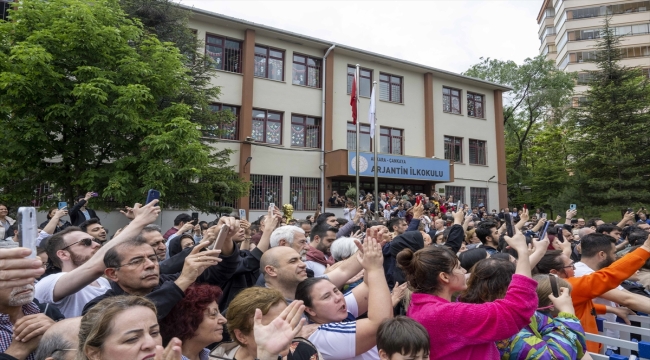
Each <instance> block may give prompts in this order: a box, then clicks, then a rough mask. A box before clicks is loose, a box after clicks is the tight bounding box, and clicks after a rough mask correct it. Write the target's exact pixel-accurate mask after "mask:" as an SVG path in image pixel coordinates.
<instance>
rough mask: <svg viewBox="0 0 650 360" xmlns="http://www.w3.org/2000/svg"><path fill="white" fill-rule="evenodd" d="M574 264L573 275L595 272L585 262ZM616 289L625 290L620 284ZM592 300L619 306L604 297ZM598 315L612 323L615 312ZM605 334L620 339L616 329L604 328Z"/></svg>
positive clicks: (614, 320)
mask: <svg viewBox="0 0 650 360" xmlns="http://www.w3.org/2000/svg"><path fill="white" fill-rule="evenodd" d="M575 266H576V269H575V271H574V274H575V275H574V276H575V277H581V276H585V275H589V274H591V273H594V272H595V271H594V270H593V269H592V268H590V267H589V266H587V264H585V263H583V262H577V263H575ZM616 290H623V291H625V288H623V287H622V286H621V285H619V286H617V287H616ZM593 300H594V303H595V304H602V305H605V306H611V307H618V306H619V305H618V304H617V303H615V302H613V301H609V300H605V299H603V298H599V297H598V298H595V299H593ZM598 316H599V317H603V318H605V319H606V320H607V321H609V322H613V323H615V322H616V314H599V315H598ZM605 335H607V336H609V337H613V338H615V339H620V338H621V334H620V332H619V331H618V330H610V329H605ZM608 348H613V349H616V347H609V346H608Z"/></svg>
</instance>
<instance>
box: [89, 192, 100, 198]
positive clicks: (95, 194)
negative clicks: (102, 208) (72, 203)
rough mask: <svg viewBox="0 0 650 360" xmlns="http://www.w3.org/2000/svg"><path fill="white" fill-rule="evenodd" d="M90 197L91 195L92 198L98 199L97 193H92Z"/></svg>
mask: <svg viewBox="0 0 650 360" xmlns="http://www.w3.org/2000/svg"><path fill="white" fill-rule="evenodd" d="M91 195H92V197H98V196H99V194H98V193H96V192H94V191H93V192H92V194H91Z"/></svg>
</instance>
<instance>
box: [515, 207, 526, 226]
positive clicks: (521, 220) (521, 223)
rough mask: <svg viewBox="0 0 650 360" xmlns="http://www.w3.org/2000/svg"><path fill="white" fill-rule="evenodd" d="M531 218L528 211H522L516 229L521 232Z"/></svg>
mask: <svg viewBox="0 0 650 360" xmlns="http://www.w3.org/2000/svg"><path fill="white" fill-rule="evenodd" d="M529 217H530V216H529V215H528V209H523V210H521V216H519V222H517V223H516V224H515V227H516V228H517V229H518V230H520V231H521V229H522V228H523V227H524V225H525V224H526V221H528V219H529Z"/></svg>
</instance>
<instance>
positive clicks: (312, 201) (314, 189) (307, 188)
mask: <svg viewBox="0 0 650 360" xmlns="http://www.w3.org/2000/svg"><path fill="white" fill-rule="evenodd" d="M310 183H311V184H310ZM296 187H297V188H296ZM294 192H297V193H298V194H297V195H296V197H297V201H294V200H293V196H294ZM319 199H320V178H310V177H302V176H291V177H289V203H291V205H292V206H293V208H294V210H296V211H314V210H316V209H318V202H319ZM328 200H329V198H328Z"/></svg>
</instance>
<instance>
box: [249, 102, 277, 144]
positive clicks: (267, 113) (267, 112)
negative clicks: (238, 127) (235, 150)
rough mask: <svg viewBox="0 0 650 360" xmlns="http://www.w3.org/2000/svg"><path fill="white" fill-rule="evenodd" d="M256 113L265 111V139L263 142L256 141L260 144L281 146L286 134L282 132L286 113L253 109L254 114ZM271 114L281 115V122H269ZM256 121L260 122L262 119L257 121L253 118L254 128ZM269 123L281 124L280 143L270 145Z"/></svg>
mask: <svg viewBox="0 0 650 360" xmlns="http://www.w3.org/2000/svg"><path fill="white" fill-rule="evenodd" d="M255 111H263V112H264V113H265V115H264V120H263V121H264V139H263V140H258V139H255V141H258V142H260V143H263V144H269V145H277V146H281V145H282V141H283V140H284V139H283V138H284V136H283V135H284V134H283V133H282V131H283V122H284V113H283V112H282V111H276V110H269V109H260V108H253V112H255ZM269 113H273V114H278V115H280V120H269ZM256 120H257V121H260V119H256V118H255V117H254V116H253V117H252V119H251V122H252V123H253V126H254V124H255V121H256ZM269 122H274V123H279V124H280V142H279V143H270V142H268V141H267V129H268V123H269ZM251 136H252V134H251Z"/></svg>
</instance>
